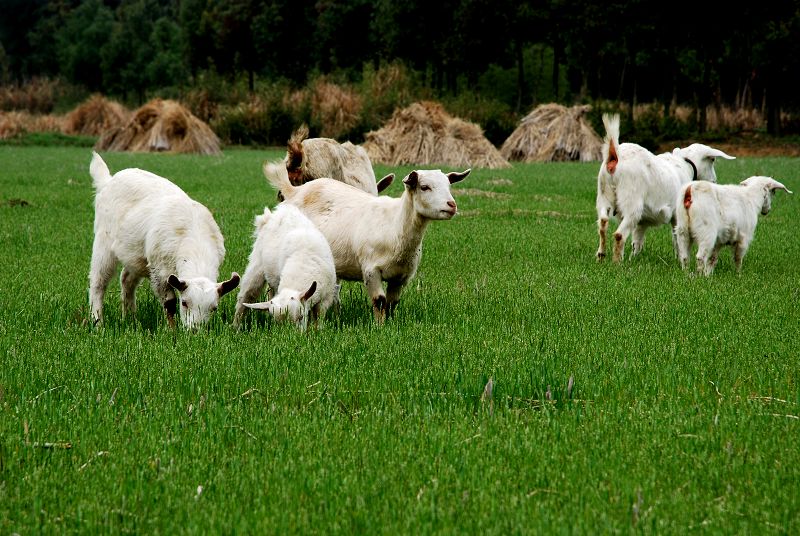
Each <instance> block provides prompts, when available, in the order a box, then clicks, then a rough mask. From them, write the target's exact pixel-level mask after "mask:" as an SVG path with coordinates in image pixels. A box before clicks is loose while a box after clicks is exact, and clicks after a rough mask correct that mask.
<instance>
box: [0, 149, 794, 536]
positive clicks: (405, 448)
mask: <svg viewBox="0 0 800 536" xmlns="http://www.w3.org/2000/svg"><path fill="white" fill-rule="evenodd" d="M273 156H280V152H278V151H273V152H263V151H262V152H258V151H226V152H225V154H224V155H223V156H222V157H218V158H215V157H194V156H169V155H144V154H135V155H134V154H114V153H109V154H105V155H104V157H106V160H107V162H108V164H109V167H110V168H111V169H112V171H117V170H119V169H121V168H123V167H142V168H145V169H148V170H151V171H153V172H156V173H158V174H161V175H164V176H166V177H169V178H171V179H172V180H174V181H175V182H176V183H178V184H179V185H180V186H182V187H183V188H184V189H185V190H186V191H187V192H188V193H189V194H190V195H191V196H192V197H194V198H195V199H197V200H199V201H201V202H203V203H204V204H206V205H207V206H208V207H209V208H211V209H212V211H213V212H214V214H215V216H216V218H217V221H218V222H219V224H220V227H221V228H222V231H223V234H224V235H225V238H226V246H227V249H228V256H227V257H226V260H225V263H224V265H223V266H222V273H223V274H228V273H229V272H231V271H233V270H236V271H239V272H240V273H241V272H243V270H244V268H245V265H246V259H247V256H248V254H249V251H250V247H251V244H252V238H251V235H252V220H253V217H254V215H255V214H256V213H258V212H260V211H261V210H262V209H263V206H264V205H265V204H269V205H274V200H275V194H274V192H272V191H271V190H269V189H268V188H267V186H266V184H265V181H264V179H263V176H262V174H261V170H260V167H261V163H262V161H263V160H264V159H265V158H267V157H273ZM90 157H91V154H90V150H89V149H87V148H29V147H0V254H2V262H1V263H0V365H1V366H0V534H8V533H13V532H19V533H22V534H25V533H31V532H37V531H46V532H62V531H63V532H81V533H86V532H100V531H103V532H106V531H111V532H138V533H175V532H204V533H212V534H213V533H231V532H248V533H264V532H270V533H273V532H274V533H285V532H300V533H331V532H364V533H370V534H374V533H391V534H396V533H409V532H423V533H454V532H459V533H463V532H470V533H503V534H507V533H518V532H523V533H528V532H535V533H542V532H545V531H548V532H561V533H570V532H576V533H597V532H601V533H605V532H630V531H634V532H638V531H642V532H655V531H658V532H667V533H686V532H688V531H689V530H696V531H700V532H713V533H719V532H722V533H754V532H758V533H779V534H780V533H797V532H800V494H798V489H800V488H799V486H800V448H798V440H800V420H799V419H798V415H800V385H799V384H798V381H799V380H800V372H799V367H798V363H800V361H799V359H798V355H800V344H798V342H797V331H798V327H800V311H798V295H799V294H800V284H799V283H798V268H797V263H798V259H800V241H799V240H798V235H797V228H798V224H800V203H798V200H797V194H795V196H788V195H782V194H778V195H777V196H776V200H775V203H774V205H773V212H772V213H771V214H770V215H769V216H767V217H763V218H762V219H761V221H760V223H759V227H758V229H757V231H756V238H755V241H754V243H753V245H752V247H751V249H750V252H749V254H748V256H747V257H746V259H745V262H744V272H743V274H742V275H741V276H737V275H736V274H735V273H734V272H733V270H732V266H731V259H730V252H729V251H726V252H725V253H724V254H723V256H722V258H721V260H720V264H719V266H718V268H717V272H716V273H715V275H714V276H713V277H712V278H710V279H702V278H692V277H688V276H687V275H686V274H684V273H682V272H681V271H680V270H679V268H678V266H677V264H676V261H675V260H674V259H673V256H672V252H671V245H670V238H669V231H668V229H666V228H663V229H660V230H657V231H654V232H651V233H650V234H649V235H648V242H647V244H646V246H645V251H644V253H643V254H642V255H641V256H640V257H639V258H637V259H635V260H633V261H631V262H625V263H624V264H623V265H622V266H613V265H610V264H602V265H598V264H597V263H596V262H595V260H594V252H595V249H596V231H595V215H594V195H595V194H594V192H595V179H594V177H595V176H596V172H597V164H542V165H515V167H514V168H513V169H511V170H503V171H485V170H476V171H474V172H473V174H472V175H471V176H470V177H469V178H468V179H467V180H466V181H465V182H463V183H460V184H458V185H457V188H456V189H454V193H455V197H456V199H457V201H458V203H459V209H460V211H461V214H460V215H459V216H458V217H456V218H455V219H453V220H452V221H449V222H436V223H433V224H432V225H431V226H430V228H429V231H428V234H427V236H426V238H425V245H424V255H423V260H422V264H421V267H420V270H419V273H418V275H417V277H416V279H415V280H413V281H412V283H411V284H410V285H409V287H408V288H407V290H406V292H405V294H404V295H403V299H402V300H401V303H400V306H399V309H398V314H397V316H396V318H395V319H393V320H391V321H389V322H387V324H386V325H385V326H383V327H376V326H374V325H373V323H372V320H371V313H370V309H369V304H368V299H367V297H366V296H365V294H364V292H363V291H362V289H361V286H360V285H358V284H346V285H345V286H344V288H343V291H342V302H343V307H342V312H341V315H340V316H339V317H338V318H337V317H335V316H332V315H331V316H329V319H328V322H327V324H326V325H325V326H324V328H323V329H321V330H319V331H311V332H309V333H307V334H300V333H298V332H296V331H295V330H294V329H292V328H290V327H284V326H276V325H273V324H271V323H270V322H268V321H263V320H260V321H256V322H253V323H251V324H250V325H249V326H248V327H247V329H245V330H244V331H243V332H241V333H235V332H233V331H232V330H231V328H230V320H231V317H232V313H233V305H234V303H235V296H233V295H232V296H228V297H226V298H225V299H224V300H223V301H222V304H221V307H220V311H219V313H218V315H217V316H216V318H215V319H214V321H213V322H212V324H211V326H210V328H209V329H208V330H207V331H203V332H200V333H197V334H194V335H189V334H185V333H183V332H172V331H170V330H169V329H167V327H166V322H165V321H164V318H163V314H162V312H161V311H160V308H159V306H158V304H157V303H156V300H155V298H153V297H152V294H151V292H150V290H149V286H147V285H143V286H142V287H140V289H139V293H138V295H137V297H138V300H139V312H138V315H137V319H136V320H135V321H131V322H128V323H122V322H121V320H120V315H119V284H118V282H117V281H116V280H115V281H114V282H113V283H112V285H111V287H110V289H109V292H108V294H107V297H106V315H107V326H106V327H105V328H104V329H102V330H91V329H90V328H89V327H88V326H87V325H86V322H85V319H86V317H87V315H88V311H87V304H86V301H87V296H86V287H87V273H88V266H89V258H90V252H91V242H92V220H93V204H92V203H93V201H92V198H93V192H92V188H91V181H90V177H89V175H88V165H89V160H90ZM717 169H718V174H719V177H720V182H734V181H739V180H741V179H743V178H745V177H747V176H749V175H753V174H767V175H771V176H774V177H775V178H777V179H779V180H782V181H783V182H785V184H786V185H787V186H788V187H789V188H790V189H792V190H795V191H797V190H798V189H800V180H798V169H799V168H798V163H797V160H796V159H789V158H770V159H767V158H764V159H755V158H748V159H739V160H735V161H732V162H719V164H718V168H717ZM377 171H378V175H379V176H380V175H381V174H383V173H384V172H388V171H390V170H388V169H386V168H383V167H379V168H378V170H377ZM391 171H396V172H398V174H399V175H400V176H402V175H403V174H405V173H406V172H407V171H408V169H395V170H391ZM397 182H398V184H395V185H393V186H392V188H391V190H390V192H389V193H390V195H394V196H396V195H399V193H400V191H401V186H400V184H399V181H397ZM570 377H572V378H573V379H574V387H573V389H572V390H571V393H570V392H568V389H567V384H568V381H569V378H570ZM489 378H493V382H494V390H493V396H492V397H491V399H490V400H485V401H482V400H481V394H482V393H483V391H484V386H485V385H486V383H487V381H488V380H489ZM548 390H549V391H550V393H551V396H550V398H551V399H552V400H547V398H548V397H547V392H548Z"/></svg>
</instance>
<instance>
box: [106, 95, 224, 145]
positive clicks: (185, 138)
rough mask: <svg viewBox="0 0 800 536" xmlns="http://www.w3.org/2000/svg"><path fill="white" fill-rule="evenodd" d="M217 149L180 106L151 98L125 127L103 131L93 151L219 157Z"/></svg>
mask: <svg viewBox="0 0 800 536" xmlns="http://www.w3.org/2000/svg"><path fill="white" fill-rule="evenodd" d="M219 146H220V142H219V138H218V137H217V135H216V134H214V132H213V131H212V130H211V128H210V127H209V126H208V125H206V124H205V123H203V122H202V121H200V120H199V119H198V118H197V117H195V116H194V115H192V113H191V112H190V111H189V110H188V109H186V108H184V107H183V106H181V104H180V103H177V102H175V101H172V100H161V99H154V100H152V101H150V102H148V103H147V104H145V105H144V106H142V107H141V108H139V109H138V110H136V111H135V112H134V113H133V117H131V119H130V120H129V121H128V122H127V123H126V124H125V125H123V126H120V127H117V128H114V129H111V130H109V131H106V132H105V133H104V134H103V135H102V136H101V137H100V139H99V140H98V142H97V143H96V144H95V149H97V150H99V151H143V152H158V151H169V152H173V153H200V154H220V152H221V151H220V147H219Z"/></svg>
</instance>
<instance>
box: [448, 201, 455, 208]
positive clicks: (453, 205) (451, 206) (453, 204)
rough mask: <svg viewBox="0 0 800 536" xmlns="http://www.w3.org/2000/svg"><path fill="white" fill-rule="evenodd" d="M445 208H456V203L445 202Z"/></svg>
mask: <svg viewBox="0 0 800 536" xmlns="http://www.w3.org/2000/svg"><path fill="white" fill-rule="evenodd" d="M447 206H448V207H450V208H456V202H455V201H448V202H447Z"/></svg>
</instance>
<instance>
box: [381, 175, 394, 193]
mask: <svg viewBox="0 0 800 536" xmlns="http://www.w3.org/2000/svg"><path fill="white" fill-rule="evenodd" d="M392 181H394V173H389V174H388V175H386V176H385V177H384V178H382V179H381V180H379V181H378V184H377V187H378V193H381V192H382V191H384V190H385V189H386V188H388V187H389V185H391V184H392Z"/></svg>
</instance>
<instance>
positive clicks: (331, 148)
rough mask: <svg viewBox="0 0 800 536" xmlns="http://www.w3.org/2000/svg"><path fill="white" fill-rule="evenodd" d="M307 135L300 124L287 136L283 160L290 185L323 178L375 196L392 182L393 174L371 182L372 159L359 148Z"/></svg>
mask: <svg viewBox="0 0 800 536" xmlns="http://www.w3.org/2000/svg"><path fill="white" fill-rule="evenodd" d="M307 138H308V127H307V126H306V125H303V126H301V127H300V128H299V129H297V130H296V131H295V132H294V133H293V134H292V136H291V138H290V139H289V143H288V147H287V151H286V158H285V159H284V161H285V162H286V171H287V172H288V173H289V181H291V183H292V184H293V185H294V186H300V185H302V184H304V183H306V182H309V181H312V180H314V179H320V178H322V177H327V178H329V179H335V180H337V181H341V182H343V183H345V184H349V185H350V186H355V187H356V188H358V189H359V190H364V191H365V192H367V193H368V194H372V195H378V193H379V192H382V191H383V190H385V189H386V188H388V187H389V185H390V184H392V181H393V180H394V173H390V174H389V175H386V176H385V177H384V178H382V179H381V180H380V181H379V182H378V183H377V184H376V183H375V172H374V171H373V170H372V162H370V159H369V156H368V155H367V151H366V150H364V148H363V147H360V146H358V145H353V144H352V143H350V142H349V141H348V142H345V143H341V144H340V143H339V142H337V141H336V140H333V139H330V138H310V139H307Z"/></svg>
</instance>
